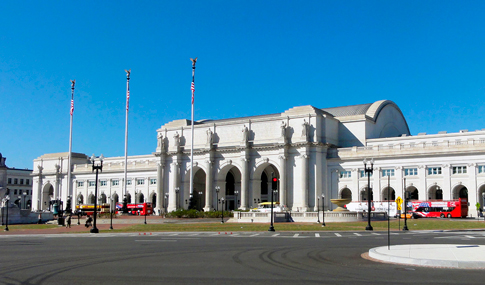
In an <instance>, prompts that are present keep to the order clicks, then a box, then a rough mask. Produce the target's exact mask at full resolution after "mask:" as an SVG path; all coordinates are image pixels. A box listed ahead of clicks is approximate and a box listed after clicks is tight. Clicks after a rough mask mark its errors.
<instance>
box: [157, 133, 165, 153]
mask: <svg viewBox="0 0 485 285" xmlns="http://www.w3.org/2000/svg"><path fill="white" fill-rule="evenodd" d="M157 138H158V141H157V148H158V149H160V151H165V140H164V138H163V134H162V133H158V135H157Z"/></svg>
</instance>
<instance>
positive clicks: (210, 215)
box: [165, 209, 234, 219]
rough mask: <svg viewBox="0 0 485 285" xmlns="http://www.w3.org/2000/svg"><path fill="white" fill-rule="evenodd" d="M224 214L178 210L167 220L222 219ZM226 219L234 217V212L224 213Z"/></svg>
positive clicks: (169, 215) (168, 215)
mask: <svg viewBox="0 0 485 285" xmlns="http://www.w3.org/2000/svg"><path fill="white" fill-rule="evenodd" d="M221 214H222V212H221V211H209V212H204V211H197V210H195V209H191V210H184V209H177V210H175V211H172V212H170V213H167V214H166V215H165V217H166V218H189V219H195V218H220V217H221ZM224 217H234V214H233V213H232V212H228V211H224Z"/></svg>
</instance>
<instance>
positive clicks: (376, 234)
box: [372, 233, 381, 236]
mask: <svg viewBox="0 0 485 285" xmlns="http://www.w3.org/2000/svg"><path fill="white" fill-rule="evenodd" d="M372 234H373V235H375V236H380V235H381V234H378V233H372Z"/></svg>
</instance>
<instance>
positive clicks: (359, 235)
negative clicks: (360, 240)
mask: <svg viewBox="0 0 485 285" xmlns="http://www.w3.org/2000/svg"><path fill="white" fill-rule="evenodd" d="M354 235H356V236H358V237H361V236H362V235H361V234H358V233H354Z"/></svg>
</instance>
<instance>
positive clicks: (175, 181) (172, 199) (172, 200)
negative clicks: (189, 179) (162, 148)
mask: <svg viewBox="0 0 485 285" xmlns="http://www.w3.org/2000/svg"><path fill="white" fill-rule="evenodd" d="M170 166H171V167H172V185H173V187H172V188H171V189H170V193H169V196H168V199H169V203H168V211H169V212H171V211H175V210H176V209H177V206H179V207H181V206H182V205H181V204H180V201H177V199H178V200H180V195H182V193H181V192H180V191H181V190H180V189H179V193H178V195H177V193H176V192H175V188H176V187H180V183H179V177H178V176H179V175H178V171H179V169H178V168H179V163H178V162H173V163H172V164H171V165H170ZM177 196H178V197H177Z"/></svg>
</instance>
